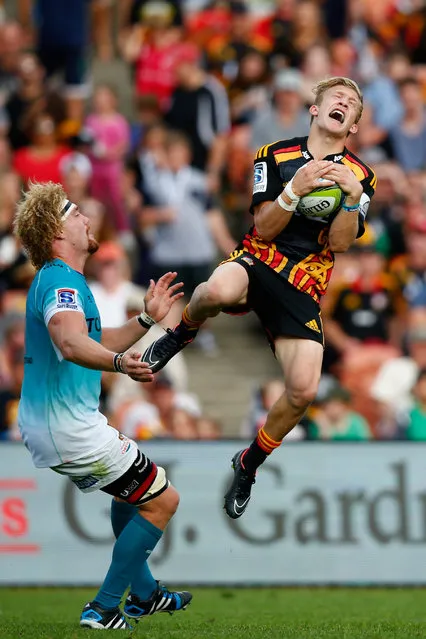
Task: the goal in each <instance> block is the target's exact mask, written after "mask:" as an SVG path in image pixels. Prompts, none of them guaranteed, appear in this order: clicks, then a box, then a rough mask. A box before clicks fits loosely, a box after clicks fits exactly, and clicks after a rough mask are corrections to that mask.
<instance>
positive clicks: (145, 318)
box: [137, 311, 156, 329]
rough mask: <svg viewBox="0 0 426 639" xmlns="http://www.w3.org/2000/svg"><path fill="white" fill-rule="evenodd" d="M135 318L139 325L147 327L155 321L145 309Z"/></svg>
mask: <svg viewBox="0 0 426 639" xmlns="http://www.w3.org/2000/svg"><path fill="white" fill-rule="evenodd" d="M137 320H138V322H139V324H140V325H141V326H143V327H144V328H148V329H149V328H151V326H154V324H155V323H156V322H155V320H154V319H153V318H152V317H151V316H150V315H148V313H145V311H143V313H141V314H140V315H138V317H137Z"/></svg>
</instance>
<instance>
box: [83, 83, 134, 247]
mask: <svg viewBox="0 0 426 639" xmlns="http://www.w3.org/2000/svg"><path fill="white" fill-rule="evenodd" d="M117 107H118V104H117V95H116V92H115V90H114V89H113V88H112V87H110V86H108V85H100V86H98V87H97V88H96V90H95V93H94V96H93V111H92V113H90V114H89V115H88V117H87V119H86V127H87V129H88V130H89V131H90V132H91V134H92V135H93V138H94V140H95V141H94V144H93V146H92V147H91V152H90V159H91V161H92V166H93V176H92V182H91V193H92V195H93V197H95V198H96V199H98V200H99V201H100V202H102V203H103V204H104V206H105V207H106V209H107V212H108V215H109V217H110V219H111V222H112V224H113V227H114V228H115V230H116V231H118V233H120V234H124V235H126V234H128V232H129V230H130V224H129V219H128V217H127V215H126V211H125V209H124V206H123V202H122V193H121V181H122V177H123V170H124V158H125V155H126V153H127V152H128V150H129V145H130V128H129V124H128V123H127V121H126V119H125V118H124V117H123V116H122V115H121V114H120V113H119V112H118V108H117Z"/></svg>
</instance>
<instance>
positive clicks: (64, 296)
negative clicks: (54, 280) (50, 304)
mask: <svg viewBox="0 0 426 639" xmlns="http://www.w3.org/2000/svg"><path fill="white" fill-rule="evenodd" d="M56 299H57V303H58V308H77V291H76V290H75V289H74V288H59V289H58V290H57V291H56Z"/></svg>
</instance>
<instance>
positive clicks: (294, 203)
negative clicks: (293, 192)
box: [276, 195, 299, 213]
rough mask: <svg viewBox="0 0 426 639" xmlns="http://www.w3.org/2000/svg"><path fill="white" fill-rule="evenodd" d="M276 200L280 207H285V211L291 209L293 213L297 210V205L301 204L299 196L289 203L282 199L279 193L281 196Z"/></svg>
mask: <svg viewBox="0 0 426 639" xmlns="http://www.w3.org/2000/svg"><path fill="white" fill-rule="evenodd" d="M276 201H277V202H278V204H279V205H280V207H281V208H282V209H284V211H289V212H290V213H292V212H293V211H295V210H296V208H297V205H298V204H299V198H297V200H293V201H292V202H291V204H287V202H285V201H284V200H283V199H282V197H281V195H279V196H278V197H277V200H276Z"/></svg>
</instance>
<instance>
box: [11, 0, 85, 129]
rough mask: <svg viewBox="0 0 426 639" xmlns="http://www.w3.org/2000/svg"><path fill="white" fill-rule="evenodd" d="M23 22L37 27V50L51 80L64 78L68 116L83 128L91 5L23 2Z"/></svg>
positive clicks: (50, 0) (58, 0)
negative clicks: (53, 77)
mask: <svg viewBox="0 0 426 639" xmlns="http://www.w3.org/2000/svg"><path fill="white" fill-rule="evenodd" d="M19 4H20V8H21V21H22V24H23V25H24V27H26V28H31V26H32V22H33V19H35V22H36V24H35V26H36V50H37V54H38V57H39V58H40V60H41V63H42V65H43V66H44V68H45V69H46V73H47V77H48V78H51V77H52V76H54V75H56V74H58V73H59V74H61V76H62V80H63V85H64V89H63V91H64V94H65V97H66V101H67V115H68V118H69V119H70V120H71V122H73V123H74V129H75V131H77V130H78V128H79V127H80V125H81V123H82V120H83V114H84V106H85V99H86V98H87V97H88V95H89V83H88V77H87V75H88V74H87V72H88V43H89V31H90V2H87V0H73V2H68V0H19Z"/></svg>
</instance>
